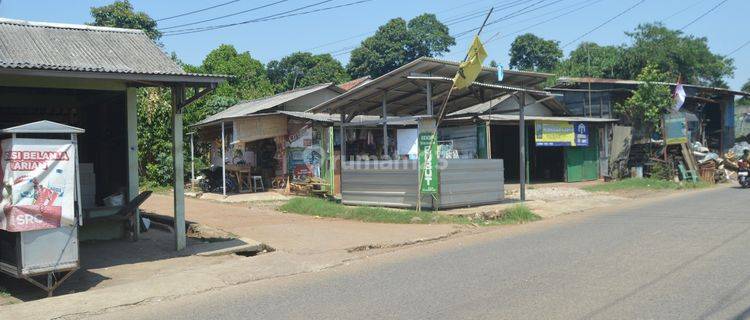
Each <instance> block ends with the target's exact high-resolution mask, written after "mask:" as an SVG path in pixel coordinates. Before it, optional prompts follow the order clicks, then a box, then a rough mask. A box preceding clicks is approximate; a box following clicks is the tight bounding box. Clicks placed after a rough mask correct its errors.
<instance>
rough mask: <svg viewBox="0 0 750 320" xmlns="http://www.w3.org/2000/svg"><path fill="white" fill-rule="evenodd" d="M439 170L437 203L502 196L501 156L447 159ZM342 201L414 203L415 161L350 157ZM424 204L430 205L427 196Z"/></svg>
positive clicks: (443, 205) (488, 200)
mask: <svg viewBox="0 0 750 320" xmlns="http://www.w3.org/2000/svg"><path fill="white" fill-rule="evenodd" d="M447 161H448V162H447V167H445V168H444V169H441V171H440V183H441V186H440V188H441V194H440V197H439V198H440V207H441V208H447V207H457V206H468V205H479V204H485V203H495V202H500V201H502V200H503V196H504V189H503V184H504V177H503V162H502V160H485V159H468V160H463V159H461V160H458V159H456V160H447ZM341 194H342V202H343V203H344V204H358V205H371V206H387V207H411V208H413V207H416V205H417V162H416V161H403V160H402V161H356V162H355V161H349V162H347V165H345V166H344V168H343V175H342V190H341ZM422 200H423V201H422V202H423V207H425V208H431V207H432V201H431V198H430V196H423V198H422Z"/></svg>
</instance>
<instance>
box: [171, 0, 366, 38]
mask: <svg viewBox="0 0 750 320" xmlns="http://www.w3.org/2000/svg"><path fill="white" fill-rule="evenodd" d="M331 1H333V0H325V1H321V2H317V3H314V4H311V5H307V6H304V7H300V8H296V9H293V10H289V11H285V12H282V13H277V14H273V15H270V16H266V17H263V18H257V19H252V20H246V21H240V22H235V23H229V24H223V25H215V26H207V27H202V28H192V29H181V30H173V31H171V32H170V33H167V34H165V36H167V35H180V34H190V33H197V32H204V31H209V30H216V29H223V28H227V27H232V26H237V25H243V24H248V23H254V22H262V21H271V20H278V19H283V18H288V17H292V16H299V15H305V14H310V13H315V12H321V11H327V10H333V9H337V8H342V7H348V6H353V5H357V4H361V3H365V2H370V1H374V0H359V1H353V2H348V3H344V4H340V5H335V6H330V7H324V8H319V9H315V10H309V11H303V12H297V13H291V12H294V11H299V10H302V9H306V8H310V7H313V6H317V5H320V4H323V3H326V2H331Z"/></svg>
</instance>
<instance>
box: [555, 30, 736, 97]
mask: <svg viewBox="0 0 750 320" xmlns="http://www.w3.org/2000/svg"><path fill="white" fill-rule="evenodd" d="M625 34H626V35H627V36H628V37H629V38H630V39H631V40H630V42H629V43H627V44H623V45H620V46H600V45H597V44H595V43H589V42H587V43H582V44H580V45H579V46H578V48H576V49H575V50H573V51H572V52H571V53H570V55H569V57H568V59H565V60H564V61H563V62H562V63H561V64H560V67H559V68H558V69H557V71H556V72H557V73H558V74H560V75H562V76H574V77H580V76H593V77H604V78H617V79H634V78H637V77H638V75H639V74H640V73H641V71H642V70H643V68H644V67H646V66H647V65H653V66H654V67H655V68H657V69H658V70H659V71H661V72H663V73H666V74H667V81H669V82H676V81H677V79H678V77H681V78H682V82H683V83H690V84H697V85H706V86H716V87H726V86H727V84H726V82H725V81H724V79H725V78H726V77H731V76H732V75H733V74H734V61H733V60H732V59H729V58H727V57H725V56H722V55H720V54H715V53H713V52H711V50H710V48H709V47H708V40H707V39H706V38H705V37H695V36H692V35H685V34H683V33H682V31H679V30H671V29H669V28H667V27H665V26H664V25H662V24H659V23H656V24H642V25H639V26H638V27H636V28H635V30H633V31H632V32H626V33H625Z"/></svg>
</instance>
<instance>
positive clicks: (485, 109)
mask: <svg viewBox="0 0 750 320" xmlns="http://www.w3.org/2000/svg"><path fill="white" fill-rule="evenodd" d="M529 96H531V97H532V98H534V99H535V100H537V101H540V100H543V99H544V98H546V97H547V96H543V95H539V94H535V93H529ZM512 97H513V95H512V94H506V95H503V96H500V97H498V98H495V99H492V100H490V101H487V102H482V103H479V104H477V105H474V106H471V107H468V108H466V109H462V110H459V111H456V112H453V113H451V114H449V115H448V117H456V116H464V115H479V114H486V113H492V112H494V111H495V110H496V107H497V106H498V105H499V104H501V103H503V102H504V101H505V100H508V99H509V98H512ZM528 102H530V101H527V103H528ZM541 104H542V105H544V106H545V107H547V108H548V109H550V110H552V111H553V112H555V113H556V114H558V115H561V116H562V115H566V114H567V113H568V110H567V109H565V107H564V106H563V105H562V104H560V102H559V101H557V100H556V99H546V100H543V101H542V102H541ZM516 108H518V105H516Z"/></svg>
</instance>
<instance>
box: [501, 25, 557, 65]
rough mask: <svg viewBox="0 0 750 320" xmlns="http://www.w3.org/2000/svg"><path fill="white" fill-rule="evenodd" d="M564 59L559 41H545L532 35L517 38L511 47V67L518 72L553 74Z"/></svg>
mask: <svg viewBox="0 0 750 320" xmlns="http://www.w3.org/2000/svg"><path fill="white" fill-rule="evenodd" d="M562 57H563V52H562V50H560V43H559V42H558V41H555V40H544V39H542V38H540V37H537V36H535V35H533V34H531V33H527V34H523V35H520V36H518V37H516V40H514V41H513V44H511V46H510V67H511V68H513V69H516V70H527V71H540V72H551V71H553V70H555V68H557V65H558V64H559V63H560V59H562Z"/></svg>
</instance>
